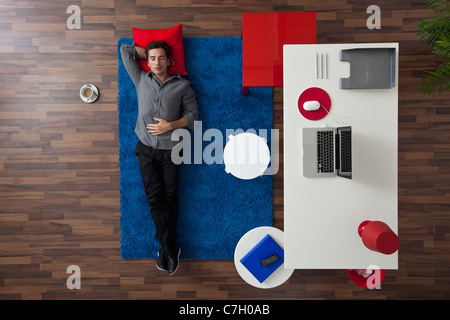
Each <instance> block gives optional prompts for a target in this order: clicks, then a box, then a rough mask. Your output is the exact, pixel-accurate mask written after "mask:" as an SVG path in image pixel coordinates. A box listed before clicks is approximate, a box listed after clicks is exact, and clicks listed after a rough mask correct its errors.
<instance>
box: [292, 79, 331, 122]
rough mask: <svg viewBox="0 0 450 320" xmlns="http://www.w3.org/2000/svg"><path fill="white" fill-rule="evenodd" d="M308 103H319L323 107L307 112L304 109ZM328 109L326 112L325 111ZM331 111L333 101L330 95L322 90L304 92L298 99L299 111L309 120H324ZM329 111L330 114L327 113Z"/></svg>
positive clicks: (311, 89) (310, 89)
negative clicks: (304, 105)
mask: <svg viewBox="0 0 450 320" xmlns="http://www.w3.org/2000/svg"><path fill="white" fill-rule="evenodd" d="M306 101H319V102H320V104H321V105H322V106H323V107H322V106H321V107H320V108H319V109H317V110H315V111H306V110H305V109H303V104H304V103H305V102H306ZM325 109H326V110H325ZM330 109H331V99H330V96H329V95H328V93H327V92H326V91H325V90H323V89H321V88H316V87H313V88H309V89H306V90H305V91H303V92H302V94H301V95H300V97H299V98H298V110H299V111H300V113H301V114H302V115H303V116H304V117H305V118H306V119H308V120H320V119H323V118H324V117H325V116H326V115H327V114H328V112H330ZM327 111H328V112H327Z"/></svg>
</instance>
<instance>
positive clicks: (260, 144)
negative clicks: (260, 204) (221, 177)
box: [223, 132, 270, 180]
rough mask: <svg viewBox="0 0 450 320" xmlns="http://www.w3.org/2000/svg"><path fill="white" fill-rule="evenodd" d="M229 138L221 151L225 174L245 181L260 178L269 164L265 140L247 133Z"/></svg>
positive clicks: (268, 153)
mask: <svg viewBox="0 0 450 320" xmlns="http://www.w3.org/2000/svg"><path fill="white" fill-rule="evenodd" d="M229 138H230V139H229V141H228V142H227V144H226V145H225V149H224V151H223V160H224V163H225V172H227V173H231V174H232V175H233V176H235V177H236V178H239V179H245V180H249V179H254V178H257V177H259V176H261V175H262V174H263V173H264V171H265V170H266V169H267V167H268V165H269V163H270V151H269V147H268V146H267V141H266V139H264V138H261V137H259V136H258V135H256V134H254V133H247V132H246V133H240V134H237V135H236V136H233V135H230V136H229Z"/></svg>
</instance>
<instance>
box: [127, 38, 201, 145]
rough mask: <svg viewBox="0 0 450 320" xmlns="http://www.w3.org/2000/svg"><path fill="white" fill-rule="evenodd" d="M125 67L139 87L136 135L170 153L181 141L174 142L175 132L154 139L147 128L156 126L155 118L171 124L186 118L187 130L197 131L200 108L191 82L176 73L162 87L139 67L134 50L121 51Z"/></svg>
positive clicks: (156, 79) (159, 82) (153, 77)
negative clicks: (195, 127) (195, 126)
mask: <svg viewBox="0 0 450 320" xmlns="http://www.w3.org/2000/svg"><path fill="white" fill-rule="evenodd" d="M120 54H121V55H122V61H123V64H124V66H125V68H126V70H127V72H128V74H129V75H130V78H131V80H132V81H133V83H134V86H135V87H136V94H137V99H138V117H137V122H136V128H135V132H136V134H137V136H138V138H139V140H141V142H142V143H143V144H145V145H147V146H150V147H153V148H155V149H164V150H171V149H172V148H173V147H174V146H175V145H176V144H178V143H179V141H172V140H171V135H172V131H168V132H166V133H164V134H161V135H155V136H153V135H152V134H151V133H149V132H148V131H147V124H156V123H158V121H156V120H154V119H153V118H155V117H156V118H161V119H164V120H166V121H168V122H172V121H175V120H179V119H181V118H182V117H185V118H186V119H187V120H188V128H189V129H192V130H193V129H194V121H195V120H197V119H198V105H197V100H196V96H195V92H194V90H192V88H191V84H190V82H189V81H188V80H186V79H184V78H182V77H181V75H179V74H177V73H175V74H171V75H169V78H167V80H166V81H164V83H163V84H161V81H159V79H158V77H156V76H155V75H154V74H153V73H152V72H148V73H147V72H145V71H144V70H142V69H141V68H140V66H139V64H138V63H137V61H136V59H138V56H137V52H136V50H135V49H134V47H133V46H130V45H127V44H123V45H122V46H121V47H120Z"/></svg>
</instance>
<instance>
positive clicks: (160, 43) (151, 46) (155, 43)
mask: <svg viewBox="0 0 450 320" xmlns="http://www.w3.org/2000/svg"><path fill="white" fill-rule="evenodd" d="M159 48H163V49H164V51H165V52H166V57H167V60H170V58H171V57H172V49H171V48H170V46H169V45H168V43H167V42H165V41H162V40H158V41H152V42H150V43H149V45H148V46H147V48H145V55H146V56H147V59H148V52H149V51H150V50H152V49H159Z"/></svg>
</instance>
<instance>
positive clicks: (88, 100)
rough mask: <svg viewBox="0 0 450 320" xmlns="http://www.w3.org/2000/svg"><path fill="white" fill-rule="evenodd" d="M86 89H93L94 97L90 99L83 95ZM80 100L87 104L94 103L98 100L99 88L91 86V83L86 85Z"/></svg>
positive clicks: (81, 90)
mask: <svg viewBox="0 0 450 320" xmlns="http://www.w3.org/2000/svg"><path fill="white" fill-rule="evenodd" d="M84 88H91V89H92V91H93V92H94V95H93V96H92V97H90V98H86V97H84V96H83V94H82V92H83V89H84ZM80 98H81V100H83V101H84V102H86V103H92V102H94V101H95V100H97V98H98V89H97V87H96V86H94V85H93V84H90V83H89V84H85V85H84V86H82V87H81V89H80Z"/></svg>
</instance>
